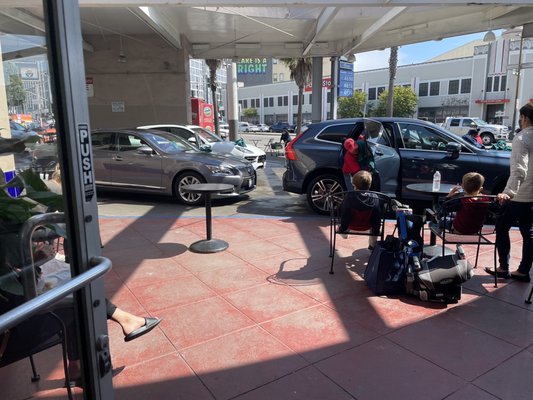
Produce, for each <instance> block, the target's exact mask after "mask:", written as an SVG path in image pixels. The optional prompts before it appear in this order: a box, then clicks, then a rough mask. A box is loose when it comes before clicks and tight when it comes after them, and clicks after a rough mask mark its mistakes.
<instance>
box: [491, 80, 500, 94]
mask: <svg viewBox="0 0 533 400" xmlns="http://www.w3.org/2000/svg"><path fill="white" fill-rule="evenodd" d="M492 90H493V91H494V92H499V91H500V77H499V76H495V77H494V78H493V80H492Z"/></svg>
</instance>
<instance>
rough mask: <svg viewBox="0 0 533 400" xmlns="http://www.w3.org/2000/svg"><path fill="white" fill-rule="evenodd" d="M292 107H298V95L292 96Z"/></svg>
mask: <svg viewBox="0 0 533 400" xmlns="http://www.w3.org/2000/svg"><path fill="white" fill-rule="evenodd" d="M292 105H293V106H297V105H298V95H297V94H294V95H293V96H292Z"/></svg>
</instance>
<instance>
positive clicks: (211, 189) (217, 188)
mask: <svg viewBox="0 0 533 400" xmlns="http://www.w3.org/2000/svg"><path fill="white" fill-rule="evenodd" d="M182 188H183V190H185V191H186V192H189V193H200V194H202V195H204V198H205V230H206V236H207V238H206V239H202V240H199V241H197V242H194V243H193V244H191V245H190V246H189V250H191V251H192V252H194V253H218V252H219V251H223V250H226V249H227V248H228V246H229V245H228V243H227V242H225V241H224V240H220V239H213V238H212V237H211V195H212V194H214V193H215V194H217V193H224V192H230V191H233V185H229V184H227V183H195V184H191V185H184V186H183V187H182Z"/></svg>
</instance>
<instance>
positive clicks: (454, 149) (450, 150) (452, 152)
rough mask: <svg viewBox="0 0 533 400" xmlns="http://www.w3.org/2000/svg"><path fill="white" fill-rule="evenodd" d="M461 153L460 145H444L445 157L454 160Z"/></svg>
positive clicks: (451, 143)
mask: <svg viewBox="0 0 533 400" xmlns="http://www.w3.org/2000/svg"><path fill="white" fill-rule="evenodd" d="M460 152H461V145H460V144H459V143H455V142H449V143H447V144H446V153H447V156H448V157H450V158H451V159H453V160H455V159H456V158H459V153H460Z"/></svg>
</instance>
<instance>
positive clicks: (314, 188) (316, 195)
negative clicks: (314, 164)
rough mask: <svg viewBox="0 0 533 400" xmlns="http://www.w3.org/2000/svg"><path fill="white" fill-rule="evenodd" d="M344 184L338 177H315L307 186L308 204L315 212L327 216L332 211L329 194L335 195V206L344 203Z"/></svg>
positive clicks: (325, 175) (331, 175) (329, 175)
mask: <svg viewBox="0 0 533 400" xmlns="http://www.w3.org/2000/svg"><path fill="white" fill-rule="evenodd" d="M344 190H345V189H344V186H343V183H342V182H341V180H340V178H339V177H338V176H337V175H333V174H324V175H318V176H317V177H315V178H314V179H313V180H312V181H311V182H310V183H309V185H308V186H307V203H308V204H309V207H311V209H312V210H313V211H315V212H316V213H318V214H322V215H326V214H329V213H330V211H331V202H330V201H329V199H328V197H327V196H328V194H329V193H331V192H332V193H333V204H334V205H337V206H338V205H339V204H340V203H341V202H342V192H343V191H344Z"/></svg>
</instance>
